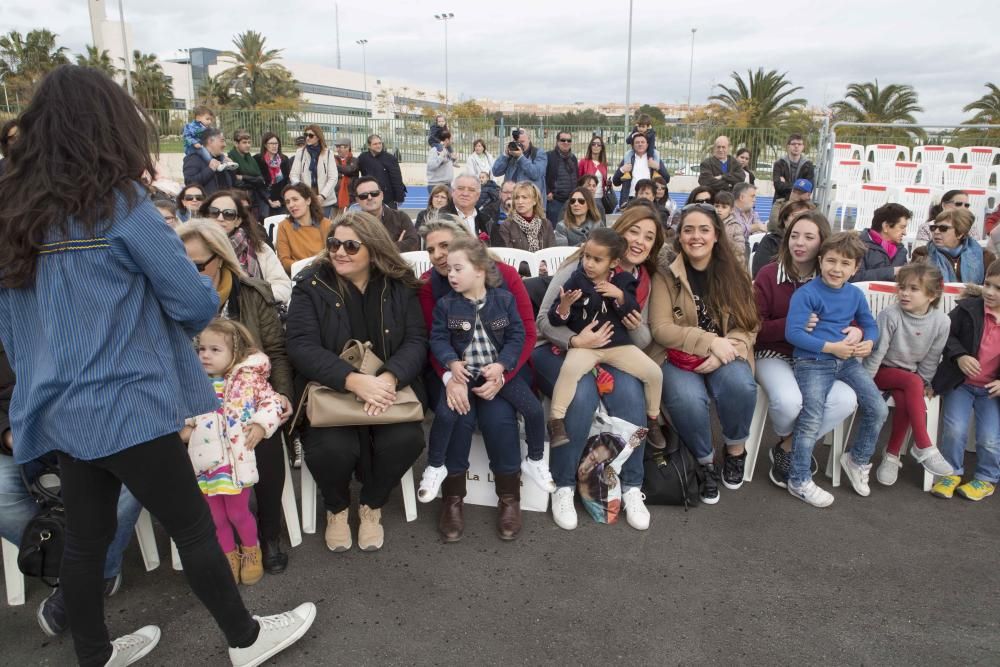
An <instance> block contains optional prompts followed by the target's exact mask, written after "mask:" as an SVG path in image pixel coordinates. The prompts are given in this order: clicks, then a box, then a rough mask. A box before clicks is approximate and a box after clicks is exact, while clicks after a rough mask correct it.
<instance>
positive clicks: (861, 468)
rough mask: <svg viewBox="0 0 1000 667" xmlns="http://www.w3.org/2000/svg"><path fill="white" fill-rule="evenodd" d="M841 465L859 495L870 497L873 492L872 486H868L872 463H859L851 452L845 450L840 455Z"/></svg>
mask: <svg viewBox="0 0 1000 667" xmlns="http://www.w3.org/2000/svg"><path fill="white" fill-rule="evenodd" d="M840 467H841V468H843V469H844V472H845V473H846V474H847V479H849V480H851V486H853V487H854V491H855V492H856V493H857V494H858V495H859V496H864V497H866V498H867V497H868V496H870V495H871V494H872V490H871V487H870V486H868V475H869V474H870V473H871V471H872V464H871V463H866V464H865V465H858V464H857V463H855V462H854V459H852V458H851V453H850V452H844V453H843V454H842V455H841V457H840Z"/></svg>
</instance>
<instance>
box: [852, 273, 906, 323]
mask: <svg viewBox="0 0 1000 667" xmlns="http://www.w3.org/2000/svg"><path fill="white" fill-rule="evenodd" d="M854 286H855V287H857V288H858V289H860V290H861V291H862V292H864V293H865V299H867V300H868V308H869V309H870V310H871V311H872V316H873V317H878V314H879V313H880V312H882V310H884V309H885V308H888V307H889V306H891V305H892V304H894V303H895V302H896V283H890V282H883V281H871V282H863V283H854Z"/></svg>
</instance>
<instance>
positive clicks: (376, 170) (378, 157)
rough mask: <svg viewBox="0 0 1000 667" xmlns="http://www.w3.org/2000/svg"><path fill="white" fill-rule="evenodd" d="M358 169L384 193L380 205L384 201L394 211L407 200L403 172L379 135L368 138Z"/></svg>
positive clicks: (359, 158) (360, 156) (359, 159)
mask: <svg viewBox="0 0 1000 667" xmlns="http://www.w3.org/2000/svg"><path fill="white" fill-rule="evenodd" d="M358 167H359V168H360V169H361V175H362V176H367V177H370V178H374V179H375V182H376V183H377V184H378V187H379V190H380V191H381V192H382V193H383V197H382V198H380V203H381V200H382V199H384V200H385V205H386V206H388V207H389V208H392V209H394V208H396V207H397V206H399V204H402V203H403V200H404V199H406V186H405V185H403V172H402V171H401V170H400V168H399V162H398V161H397V160H396V158H394V157H393V156H392V155H389V153H388V152H386V150H385V145H384V144H383V143H382V137H380V136H378V135H377V134H373V135H371V136H369V137H368V150H367V151H366V152H364V153H362V154H361V155H359V156H358ZM359 183H360V181H359ZM361 208H364V206H362V207H361ZM366 210H367V209H366ZM414 238H416V237H414ZM418 245H419V244H418ZM413 250H419V248H418V247H417V248H413Z"/></svg>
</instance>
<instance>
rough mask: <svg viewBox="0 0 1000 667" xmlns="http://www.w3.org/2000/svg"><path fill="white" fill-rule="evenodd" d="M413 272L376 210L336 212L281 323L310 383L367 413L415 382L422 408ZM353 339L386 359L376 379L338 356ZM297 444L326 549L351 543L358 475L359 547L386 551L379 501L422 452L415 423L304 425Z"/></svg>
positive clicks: (423, 344)
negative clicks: (322, 513)
mask: <svg viewBox="0 0 1000 667" xmlns="http://www.w3.org/2000/svg"><path fill="white" fill-rule="evenodd" d="M419 288H420V281H419V280H417V278H416V277H415V276H414V275H413V270H412V269H411V268H410V265H409V264H408V263H407V262H406V260H404V259H403V258H402V257H401V256H400V254H399V250H397V248H396V244H395V242H394V241H393V240H392V239H391V238H390V237H389V233H388V232H387V231H386V230H385V227H384V226H383V225H382V224H381V223H380V222H379V221H378V220H377V219H376V218H375V217H373V216H372V215H370V214H368V213H364V212H347V213H344V214H343V215H341V216H340V217H338V218H337V221H336V222H335V223H334V224H333V227H332V228H331V230H330V233H329V235H328V236H327V238H326V249H325V250H323V251H322V252H320V253H319V254H318V255H317V256H316V258H315V259H314V260H313V262H312V263H311V264H310V265H309V266H308V267H307V268H306V269H304V270H303V271H302V272H301V273H300V274H299V279H298V280H297V281H296V283H295V287H294V289H293V290H292V297H293V298H292V303H291V307H290V308H289V311H288V319H287V321H286V323H285V325H286V331H287V345H288V355H289V358H290V359H291V361H292V365H293V366H294V367H295V369H296V370H297V371H298V372H299V374H300V375H301V376H302V377H303V378H304V379H305V380H307V381H310V382H318V383H319V384H321V385H323V386H324V387H326V388H328V389H331V390H333V391H336V392H340V393H345V394H351V395H353V396H354V397H355V398H357V400H358V401H360V402H361V403H362V404H363V405H364V411H365V413H366V414H368V415H369V416H377V415H380V414H382V413H383V412H385V411H386V410H387V409H388V408H390V407H391V406H392V405H393V404H394V403H395V402H396V400H397V396H398V394H397V390H399V389H401V388H403V387H412V388H413V390H414V391H415V392H416V394H417V396H419V397H420V399H421V402H422V403H424V404H426V398H425V396H424V388H423V382H422V381H421V377H420V376H421V373H422V372H423V368H424V364H425V363H426V362H427V349H428V348H427V327H426V326H425V325H424V319H423V315H422V313H421V311H420V301H419V300H418V299H417V290H418V289H419ZM350 340H358V341H361V342H362V343H370V344H371V349H372V352H374V353H375V355H377V356H378V358H379V359H381V360H382V361H383V366H382V368H381V369H379V371H378V374H377V375H366V374H364V373H359V372H357V371H356V370H355V368H354V367H353V366H351V365H350V364H349V363H347V362H346V361H344V360H343V359H341V358H340V354H341V352H342V351H343V349H344V346H345V345H346V344H347V343H348V341H350ZM302 444H303V446H304V448H305V463H306V464H307V465H308V466H309V470H310V472H311V473H312V475H313V477H314V478H315V479H316V483H317V485H318V486H319V488H320V491H321V492H322V494H323V502H324V504H325V507H326V516H327V525H326V536H325V537H326V546H327V548H328V549H330V550H331V551H336V552H340V551H347V550H348V549H350V548H351V546H352V545H353V540H352V539H351V528H350V524H349V523H348V511H349V508H350V506H351V494H350V483H351V478H352V476H353V475H354V472H355V471H356V470H358V471H359V472H360V474H359V478H360V480H361V495H360V499H359V501H360V502H359V505H360V512H359V513H360V518H361V524H360V527H359V528H358V538H357V539H358V547H360V548H361V549H362V550H364V551H374V550H377V549H380V548H381V547H382V544H383V541H384V539H385V533H384V530H383V528H382V525H381V518H382V513H381V510H382V506H383V505H385V503H386V502H387V501H388V500H389V495H390V494H391V493H392V490H393V489H394V488H395V487H396V485H397V484H399V480H400V478H402V476H403V474H404V473H406V471H407V470H408V469H409V468H410V466H412V465H413V462H414V461H416V460H417V457H418V456H419V455H420V452H421V450H423V448H424V432H423V429H422V428H421V424H420V422H406V423H396V424H381V425H358V426H330V427H317V426H309V427H308V428H306V429H305V430H304V433H303V436H302Z"/></svg>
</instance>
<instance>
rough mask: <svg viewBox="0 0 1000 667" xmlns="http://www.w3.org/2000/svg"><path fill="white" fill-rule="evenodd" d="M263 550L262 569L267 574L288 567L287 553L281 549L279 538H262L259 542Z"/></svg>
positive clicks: (281, 570)
mask: <svg viewBox="0 0 1000 667" xmlns="http://www.w3.org/2000/svg"><path fill="white" fill-rule="evenodd" d="M260 546H261V549H262V550H263V552H264V571H265V572H267V573H268V574H281V573H282V572H284V571H285V568H286V567H288V554H286V553H285V552H283V551H282V550H281V540H263V541H261V543H260Z"/></svg>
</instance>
